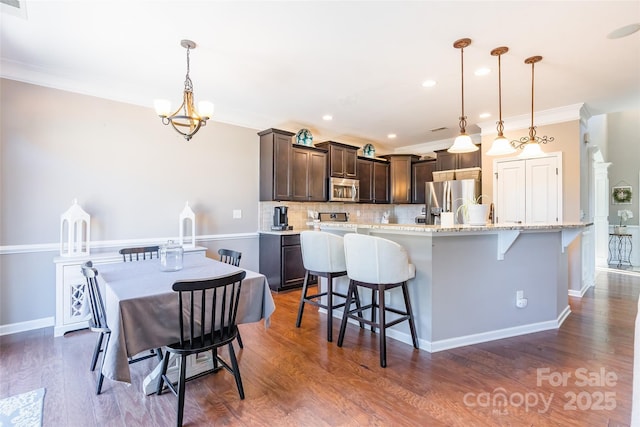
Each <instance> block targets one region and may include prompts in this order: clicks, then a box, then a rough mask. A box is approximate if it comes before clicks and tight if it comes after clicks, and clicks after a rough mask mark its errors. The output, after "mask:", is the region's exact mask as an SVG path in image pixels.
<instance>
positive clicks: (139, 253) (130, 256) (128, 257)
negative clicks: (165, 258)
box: [120, 246, 160, 262]
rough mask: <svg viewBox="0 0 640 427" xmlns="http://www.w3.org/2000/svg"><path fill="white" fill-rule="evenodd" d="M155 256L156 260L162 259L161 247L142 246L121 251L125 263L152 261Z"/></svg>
mask: <svg viewBox="0 0 640 427" xmlns="http://www.w3.org/2000/svg"><path fill="white" fill-rule="evenodd" d="M154 254H155V256H156V258H159V257H160V246H140V247H136V248H123V249H120V255H122V261H124V262H127V261H140V260H141V259H142V260H145V259H152V258H153V256H154Z"/></svg>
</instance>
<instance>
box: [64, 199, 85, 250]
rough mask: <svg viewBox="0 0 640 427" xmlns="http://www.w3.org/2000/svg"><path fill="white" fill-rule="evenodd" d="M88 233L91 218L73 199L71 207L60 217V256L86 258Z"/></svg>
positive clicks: (76, 200)
mask: <svg viewBox="0 0 640 427" xmlns="http://www.w3.org/2000/svg"><path fill="white" fill-rule="evenodd" d="M65 231H66V239H65ZM90 233H91V216H90V215H89V214H88V213H86V212H85V211H84V210H83V209H82V208H81V207H80V205H79V204H78V199H73V205H71V207H70V208H69V209H68V210H67V211H66V212H65V213H63V214H62V215H60V256H64V257H79V256H88V255H89V242H90V240H91V239H90V237H91V236H90ZM65 242H66V247H65Z"/></svg>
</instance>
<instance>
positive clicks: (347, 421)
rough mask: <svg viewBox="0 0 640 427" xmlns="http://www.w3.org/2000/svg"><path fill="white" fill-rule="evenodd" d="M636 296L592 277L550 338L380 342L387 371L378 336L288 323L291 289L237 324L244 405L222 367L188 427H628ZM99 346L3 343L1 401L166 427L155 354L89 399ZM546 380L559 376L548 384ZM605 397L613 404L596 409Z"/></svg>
mask: <svg viewBox="0 0 640 427" xmlns="http://www.w3.org/2000/svg"><path fill="white" fill-rule="evenodd" d="M638 295H640V277H635V276H628V275H617V274H612V273H605V272H598V274H597V276H596V287H595V288H591V289H589V290H588V291H587V292H586V294H585V295H584V297H582V298H575V297H570V298H569V303H570V306H571V310H572V313H571V314H570V315H569V317H568V318H567V319H566V321H565V322H564V324H563V325H562V327H561V328H560V329H558V330H553V331H544V332H539V333H534V334H529V335H525V336H520V337H514V338H509V339H503V340H497V341H492V342H488V343H482V344H477V345H472V346H466V347H460V348H456V349H452V350H447V351H442V352H438V353H432V354H431V353H428V352H426V351H422V350H420V351H418V350H415V349H413V347H411V346H410V345H407V344H405V343H400V342H398V341H395V340H393V339H388V344H387V353H388V354H387V358H388V367H387V368H386V369H383V368H380V366H379V354H378V336H377V335H376V334H373V333H371V332H370V331H369V330H362V329H360V328H359V327H357V325H351V324H350V325H349V326H348V329H347V334H346V336H345V342H344V345H343V347H342V348H339V347H337V345H336V342H335V341H337V335H338V329H339V321H335V322H334V339H335V341H334V342H333V343H328V342H327V341H326V317H325V316H324V315H323V314H320V313H318V312H317V311H314V310H310V309H307V310H306V311H305V314H304V319H303V322H302V326H301V327H300V328H296V327H295V318H296V314H297V307H298V302H299V298H300V293H299V291H293V292H288V293H281V294H274V299H275V302H276V307H277V309H276V312H275V313H274V315H273V317H272V320H271V326H270V328H268V329H265V327H264V325H263V324H262V323H256V324H248V325H242V326H241V330H242V338H243V341H244V343H245V348H244V349H243V350H238V351H236V353H237V356H238V360H239V363H240V370H241V375H242V380H243V384H244V388H245V394H246V398H245V399H244V400H240V399H239V397H238V391H237V388H236V385H235V382H234V379H233V376H232V375H230V374H229V373H228V372H226V371H220V372H218V373H216V374H214V375H209V376H205V377H203V378H199V379H197V380H194V381H190V382H188V383H187V403H186V405H185V415H184V417H185V418H184V419H185V425H189V426H213V425H215V426H263V425H264V426H273V425H278V426H319V427H324V426H365V425H366V426H389V425H394V426H414V425H429V426H470V425H472V426H496V425H500V426H502V425H504V426H511V425H518V426H520V425H533V426H585V425H590V426H591V425H608V426H628V425H629V423H630V416H631V404H632V402H631V393H632V381H633V377H632V372H633V351H634V343H633V339H634V326H635V317H636V315H637V303H638ZM95 338H96V337H95V335H94V334H92V333H90V332H89V331H77V332H73V333H69V334H67V335H66V336H65V337H58V338H54V337H53V330H52V328H45V329H42V330H38V331H29V332H23V333H19V334H14V335H9V336H3V337H0V377H1V378H2V379H3V381H0V398H2V397H6V396H8V395H12V394H16V393H19V392H24V391H28V390H30V389H34V388H38V387H45V388H46V390H47V391H46V397H45V406H44V425H45V426H56V427H57V426H72V427H74V426H83V427H85V426H89V427H90V426H101V427H102V426H113V427H119V426H127V427H137V426H149V425H153V426H159V427H163V426H173V425H174V424H175V417H176V397H175V396H174V395H173V394H171V393H170V392H166V393H164V394H163V395H161V396H156V395H151V396H145V395H144V394H143V393H142V391H141V387H142V381H143V378H144V376H145V375H146V374H147V373H148V372H149V371H151V370H152V369H153V367H154V365H155V364H156V363H157V361H156V360H154V359H149V360H145V361H142V362H139V363H136V364H133V365H131V366H130V368H131V373H132V384H131V385H126V384H123V383H117V382H113V381H110V380H105V383H104V386H103V393H102V394H101V395H100V396H96V395H95V385H96V373H92V372H90V371H89V362H90V358H91V352H92V350H93V345H94V343H95ZM237 348H238V347H237V346H236V349H237ZM221 354H222V356H223V357H225V358H227V357H228V353H227V350H226V349H225V350H223V351H221ZM601 369H604V370H605V371H606V372H611V373H613V374H615V377H616V380H615V381H614V382H615V384H614V385H611V384H606V385H584V384H582V385H581V384H578V383H579V381H578V379H579V378H578V377H579V373H580V372H582V373H583V374H590V375H596V374H597V373H599V372H601ZM544 373H546V376H545V374H544ZM549 375H555V376H562V375H565V376H567V380H566V381H565V382H564V383H562V384H552V383H551V381H550V380H549ZM5 379H8V380H7V381H5ZM604 393H609V394H613V396H614V398H613V403H614V404H615V408H610V410H604V409H600V410H597V409H592V407H591V405H592V404H594V401H595V400H596V399H597V398H598V396H599V395H600V394H603V395H604ZM501 397H502V399H501ZM505 399H506V400H505ZM519 399H520V400H519ZM526 399H529V401H528V402H527V400H526ZM534 399H537V400H535V401H534ZM572 399H573V400H572ZM578 399H581V400H578ZM587 400H590V401H589V402H587ZM505 402H506V403H505ZM545 402H549V403H548V406H545ZM500 403H505V404H502V405H501V404H500ZM587 403H588V404H589V405H587Z"/></svg>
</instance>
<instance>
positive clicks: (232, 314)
mask: <svg viewBox="0 0 640 427" xmlns="http://www.w3.org/2000/svg"><path fill="white" fill-rule="evenodd" d="M246 274H247V273H246V272H245V271H244V270H241V271H238V272H237V273H233V274H228V275H226V276H220V277H215V278H212V279H203V280H185V281H178V282H175V283H174V284H173V287H172V288H173V290H174V291H176V292H178V300H179V304H180V310H179V311H178V320H179V324H180V341H178V342H176V343H173V344H171V345H169V346H167V347H166V351H165V352H164V358H163V360H162V371H161V373H160V379H159V381H158V389H157V393H158V394H161V393H162V390H163V387H164V384H165V383H166V384H167V387H168V388H169V389H170V390H171V391H172V392H173V394H175V395H176V396H178V417H177V422H176V424H177V425H178V426H182V419H183V412H184V398H185V383H186V381H187V380H186V369H187V356H189V355H192V354H198V353H203V352H205V351H211V355H212V358H213V369H211V370H210V371H207V372H204V373H202V374H200V375H198V377H199V376H201V375H206V374H209V373H212V372H215V371H217V370H218V369H219V365H222V367H223V368H225V369H226V370H227V371H229V372H231V373H232V374H233V376H234V378H235V381H236V386H237V387H238V393H239V394H240V399H244V389H243V387H242V379H241V378H240V369H239V368H238V360H237V359H236V353H235V351H234V350H233V340H235V339H236V338H237V336H238V327H237V325H236V314H237V312H238V301H239V300H240V289H241V288H242V281H243V280H244V278H245V276H246ZM224 345H227V346H228V349H229V358H230V359H231V365H229V364H228V363H227V362H225V361H224V360H223V359H222V358H221V357H220V356H219V355H218V348H219V347H222V346H224ZM169 353H174V354H176V355H179V356H180V358H181V360H180V375H179V377H178V383H177V384H176V385H174V384H173V383H172V382H171V380H170V379H169V378H168V377H167V367H168V366H169Z"/></svg>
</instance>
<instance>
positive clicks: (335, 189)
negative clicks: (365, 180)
mask: <svg viewBox="0 0 640 427" xmlns="http://www.w3.org/2000/svg"><path fill="white" fill-rule="evenodd" d="M329 201H330V202H359V201H360V181H358V180H357V179H345V178H329Z"/></svg>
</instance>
